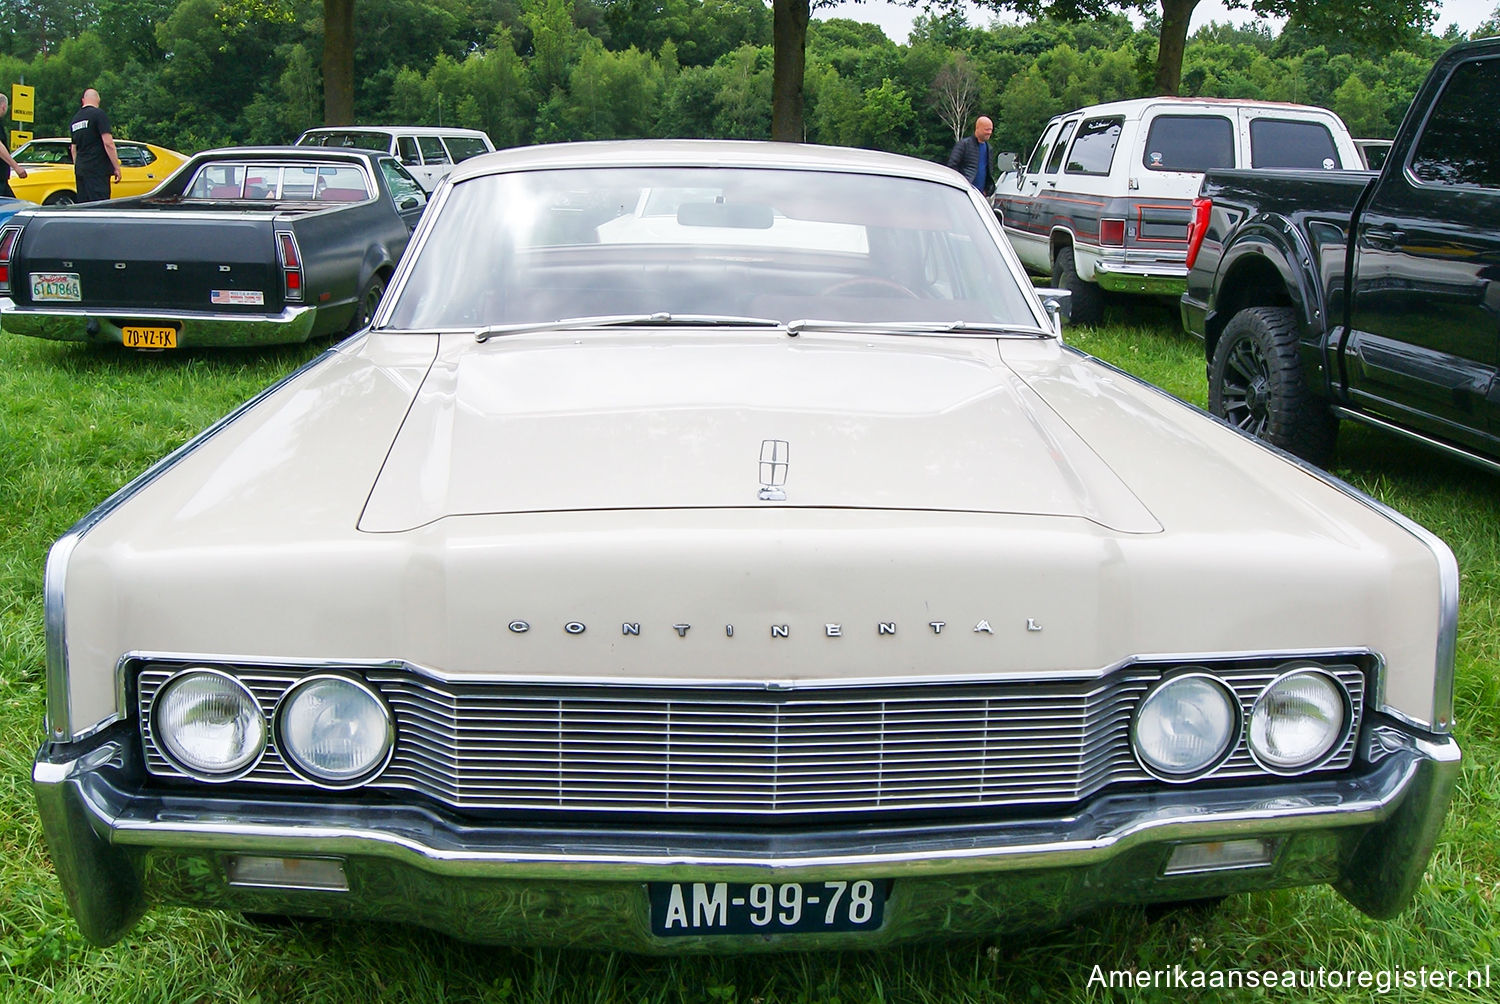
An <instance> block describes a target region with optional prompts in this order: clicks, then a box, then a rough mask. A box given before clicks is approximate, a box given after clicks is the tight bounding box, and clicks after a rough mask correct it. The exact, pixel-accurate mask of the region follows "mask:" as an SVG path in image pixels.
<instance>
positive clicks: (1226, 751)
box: [1130, 669, 1244, 784]
mask: <svg viewBox="0 0 1500 1004" xmlns="http://www.w3.org/2000/svg"><path fill="white" fill-rule="evenodd" d="M1189 681H1194V682H1202V683H1206V684H1208V685H1210V686H1211V687H1212V688H1213V690H1215V691H1217V693H1218V695H1219V696H1220V697H1221V698H1222V699H1223V703H1224V709H1225V711H1226V712H1227V715H1228V718H1229V725H1228V728H1227V729H1226V730H1225V734H1224V739H1223V741H1222V743H1221V744H1220V745H1219V747H1218V749H1217V750H1216V752H1215V753H1214V755H1213V756H1212V757H1208V758H1206V759H1205V760H1203V761H1202V762H1201V763H1200V764H1198V765H1196V766H1194V767H1192V768H1190V769H1185V770H1173V769H1171V768H1170V767H1165V766H1162V765H1160V764H1158V763H1157V762H1156V760H1155V758H1153V757H1152V756H1150V755H1148V753H1147V752H1146V750H1145V749H1144V748H1143V746H1142V742H1141V734H1142V720H1143V719H1144V718H1145V717H1146V714H1147V712H1148V711H1149V710H1150V709H1151V707H1152V705H1153V702H1154V701H1157V700H1160V699H1161V695H1162V694H1163V693H1165V692H1166V691H1167V690H1168V689H1170V688H1173V687H1180V686H1185V685H1188V682H1189ZM1243 731H1244V709H1243V708H1242V707H1241V705H1240V700H1239V698H1238V697H1237V696H1236V695H1235V692H1234V688H1232V687H1231V686H1229V684H1228V683H1226V682H1225V681H1224V680H1222V679H1220V678H1219V677H1218V676H1216V675H1214V674H1213V673H1210V672H1208V671H1207V670H1204V669H1189V670H1187V671H1184V672H1178V673H1173V674H1171V675H1169V676H1164V677H1163V678H1162V679H1160V680H1158V681H1157V682H1156V683H1155V684H1153V685H1152V687H1151V688H1150V689H1149V690H1148V691H1146V694H1145V696H1144V697H1142V698H1141V701H1140V703H1139V704H1137V705H1136V708H1135V713H1134V714H1133V715H1132V716H1131V719H1130V749H1131V752H1132V753H1134V754H1135V759H1136V762H1137V763H1138V764H1140V766H1141V769H1142V770H1144V771H1145V772H1146V773H1148V774H1150V775H1151V776H1152V777H1154V778H1156V779H1157V780H1159V781H1166V782H1168V783H1170V784H1186V783H1188V782H1191V781H1196V780H1199V779H1200V778H1203V777H1206V776H1208V775H1209V774H1212V773H1213V772H1214V771H1215V770H1217V769H1219V767H1221V766H1223V764H1224V762H1225V761H1226V760H1228V759H1229V758H1230V756H1232V755H1233V754H1234V751H1235V749H1237V748H1238V747H1239V744H1240V737H1241V735H1242V733H1243Z"/></svg>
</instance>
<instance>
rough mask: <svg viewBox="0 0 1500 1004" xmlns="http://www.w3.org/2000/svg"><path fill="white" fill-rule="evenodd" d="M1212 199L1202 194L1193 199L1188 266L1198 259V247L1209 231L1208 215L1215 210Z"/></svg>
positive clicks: (1189, 226)
mask: <svg viewBox="0 0 1500 1004" xmlns="http://www.w3.org/2000/svg"><path fill="white" fill-rule="evenodd" d="M1213 208H1214V203H1213V200H1212V199H1205V198H1203V197H1202V196H1199V197H1198V198H1196V199H1194V200H1193V218H1192V220H1191V221H1189V223H1188V234H1187V240H1188V248H1187V267H1188V268H1192V267H1193V262H1195V261H1197V260H1198V249H1199V248H1201V247H1202V246H1203V237H1204V235H1205V234H1207V233H1208V216H1209V214H1210V213H1211V212H1213Z"/></svg>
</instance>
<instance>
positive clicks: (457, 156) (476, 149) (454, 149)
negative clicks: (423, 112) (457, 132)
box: [443, 136, 490, 164]
mask: <svg viewBox="0 0 1500 1004" xmlns="http://www.w3.org/2000/svg"><path fill="white" fill-rule="evenodd" d="M443 144H444V145H445V146H446V147H447V148H448V155H449V156H450V157H452V158H453V163H455V164H459V163H462V162H463V161H466V160H468V159H469V158H470V157H477V156H479V155H480V154H481V153H489V152H490V148H489V147H487V146H485V145H484V140H482V139H480V138H479V137H478V136H444V137H443Z"/></svg>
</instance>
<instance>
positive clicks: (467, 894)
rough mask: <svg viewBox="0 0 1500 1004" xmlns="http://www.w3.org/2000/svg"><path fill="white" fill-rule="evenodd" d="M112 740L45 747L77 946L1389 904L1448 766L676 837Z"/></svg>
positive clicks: (735, 943) (1421, 852)
mask: <svg viewBox="0 0 1500 1004" xmlns="http://www.w3.org/2000/svg"><path fill="white" fill-rule="evenodd" d="M137 747H138V743H136V742H135V741H134V737H133V736H132V735H131V734H130V732H129V730H128V729H127V728H126V727H124V726H119V727H116V728H114V729H111V730H108V731H107V732H105V733H102V734H101V735H100V736H98V737H96V738H94V739H91V740H89V741H88V742H86V743H78V744H72V745H70V746H63V745H57V744H48V745H45V746H43V747H42V749H41V751H40V752H39V753H38V755H37V760H36V764H35V767H34V769H33V773H32V781H33V786H34V789H35V792H36V797H37V802H38V805H39V807H40V810H41V818H42V824H43V829H44V831H45V833H46V838H47V843H48V846H49V849H50V850H51V853H52V858H53V861H54V864H55V866H56V869H57V874H58V876H59V878H60V879H61V881H62V886H63V889H64V892H65V893H66V895H67V899H68V902H69V905H70V906H71V907H72V910H73V913H74V916H75V917H76V918H77V920H78V924H79V927H80V928H81V930H82V932H83V934H84V935H85V936H86V937H87V938H88V939H89V940H91V941H94V942H96V943H99V944H108V943H110V942H112V941H115V940H117V939H118V938H120V937H121V936H122V935H124V934H125V933H126V932H127V931H128V930H129V929H130V928H131V927H132V926H133V925H134V924H135V922H136V920H137V919H138V918H139V917H140V915H141V914H142V913H143V912H144V911H145V910H146V908H147V907H148V906H149V905H151V904H154V903H166V904H182V905H197V906H207V907H214V908H220V909H229V910H243V911H250V912H260V913H273V914H298V915H311V916H328V917H337V918H340V919H351V920H359V919H370V920H374V919H379V920H384V921H398V922H403V923H409V924H414V925H420V926H425V927H431V928H434V929H437V930H440V931H444V932H446V933H448V934H451V935H454V936H456V937H459V938H463V939H466V940H470V941H478V942H495V943H506V944H516V945H556V946H567V945H574V946H589V947H595V948H614V949H620V950H625V951H633V952H645V953H664V952H696V951H734V952H740V951H746V950H755V949H773V950H774V949H783V950H786V949H811V948H834V947H845V948H853V947H865V948H871V947H877V946H882V945H888V944H893V943H898V942H903V941H912V940H921V939H930V938H933V937H937V936H962V935H971V936H974V935H979V936H985V935H994V934H997V933H1000V932H1004V931H1016V930H1026V929H1036V928H1045V927H1050V926H1056V925H1058V924H1061V923H1064V922H1066V921H1067V920H1068V919H1070V918H1071V917H1073V916H1075V915H1077V914H1080V913H1083V912H1086V911H1088V910H1090V909H1094V908H1098V907H1102V906H1109V905H1116V904H1129V903H1149V902H1159V901H1173V900H1188V899H1196V898H1202V897H1207V896H1216V895H1223V894H1226V893H1232V892H1240V891H1248V890H1255V889H1267V888H1274V887H1279V886H1293V885H1309V884H1321V883H1329V884H1332V885H1334V886H1335V887H1336V888H1338V890H1339V891H1340V892H1341V893H1342V894H1343V895H1344V896H1345V897H1346V898H1347V899H1349V900H1350V901H1351V902H1352V903H1353V904H1354V905H1355V906H1357V907H1358V908H1360V909H1361V910H1363V911H1364V912H1366V913H1368V914H1370V915H1372V916H1376V917H1389V916H1393V915H1394V914H1396V913H1398V912H1399V911H1400V910H1401V909H1403V908H1404V907H1405V906H1406V905H1407V903H1408V902H1409V901H1410V899H1411V897H1412V895H1413V893H1414V892H1415V890H1416V888H1417V886H1418V884H1419V883H1420V882H1421V879H1422V874H1423V871H1424V870H1425V868H1426V866H1427V862H1428V859H1429V857H1430V856H1431V854H1432V850H1433V847H1434V845H1435V844H1436V841H1437V837H1438V833H1439V831H1440V830H1441V828H1442V822H1443V816H1444V813H1445V811H1446V808H1447V805H1448V800H1449V798H1450V796H1451V794H1452V790H1453V785H1454V782H1455V780H1456V779H1457V776H1458V771H1459V759H1460V758H1459V750H1458V746H1457V744H1456V743H1454V742H1453V741H1452V740H1451V739H1448V738H1434V737H1428V736H1422V735H1418V734H1414V733H1412V732H1410V731H1409V730H1406V729H1405V728H1404V727H1403V728H1398V727H1396V726H1394V725H1392V724H1381V725H1377V726H1375V727H1373V728H1370V729H1367V731H1366V736H1365V737H1364V739H1363V741H1362V756H1361V758H1360V762H1359V766H1358V767H1357V768H1356V769H1355V770H1354V771H1352V772H1348V773H1345V774H1342V775H1338V776H1334V777H1326V778H1322V779H1317V780H1309V779H1303V780H1300V781H1278V782H1276V783H1273V784H1269V785H1255V786H1249V785H1244V784H1237V785H1234V786H1230V787H1222V788H1207V787H1205V788H1188V787H1182V788H1176V789H1173V790H1171V791H1165V792H1163V791H1152V792H1145V793H1141V792H1131V793H1121V794H1113V795H1104V796H1100V797H1096V798H1093V799H1090V800H1089V801H1088V802H1087V803H1085V804H1083V805H1081V806H1079V807H1078V808H1077V809H1076V811H1074V812H1073V813H1072V814H1067V815H1057V816H1049V817H1046V818H1028V819H990V820H972V821H954V822H952V823H946V824H944V823H933V822H931V821H923V822H912V823H903V822H896V821H886V822H882V823H875V824H871V823H861V824H848V823H840V824H833V825H827V826H822V827H818V826H812V825H803V826H794V827H785V828H782V827H770V826H763V825H761V826H756V827H750V826H747V827H745V828H741V829H734V830H730V829H725V828H721V827H716V828H713V829H696V830H691V829H684V828H672V827H676V826H677V825H678V824H671V827H669V826H667V825H665V824H664V825H662V826H654V825H651V824H649V823H647V824H645V825H642V824H640V823H635V824H631V823H630V822H621V823H603V822H600V823H578V822H573V823H560V824H551V825H542V824H525V823H508V824H500V823H495V822H483V823H480V822H474V821H465V820H461V819H459V818H457V817H453V816H450V815H446V814H440V813H437V812H435V811H430V810H427V809H422V808H417V807H413V806H402V805H389V804H386V803H384V802H381V803H379V804H373V803H365V804H358V803H350V802H337V801H332V800H328V801H322V802H315V801H311V800H308V799H293V798H289V797H287V796H286V795H285V794H281V795H271V796H266V797H264V798H257V797H254V796H247V795H246V794H244V793H227V792H225V793H215V792H208V793H204V792H202V791H201V790H194V791H184V792H180V793H174V792H166V791H152V792H143V791H141V790H140V787H139V785H140V780H139V779H140V778H141V777H142V771H141V769H140V765H139V764H138V763H136V762H133V761H134V760H135V758H136V756H137V755H136V754H135V753H133V752H131V751H132V749H134V748H137ZM1247 838H1260V839H1264V840H1266V841H1267V842H1268V846H1271V847H1274V853H1273V854H1272V856H1271V858H1270V860H1269V861H1267V862H1263V863H1259V864H1257V865H1255V866H1253V867H1245V866H1231V867H1217V868H1209V869H1191V870H1185V871H1184V870H1180V869H1173V870H1172V871H1171V873H1168V872H1167V868H1166V865H1167V861H1168V858H1169V856H1170V855H1171V854H1172V852H1173V850H1174V849H1176V848H1177V847H1179V846H1181V845H1183V844H1192V843H1207V842H1222V841H1243V840H1245V839H1247ZM241 856H255V857H257V858H306V859H318V860H321V861H324V862H332V864H331V865H330V866H329V869H328V870H330V871H331V872H332V873H334V874H337V875H339V876H341V878H342V880H343V881H342V884H344V885H346V886H347V888H343V889H329V888H305V887H297V886H296V884H295V883H285V884H276V885H270V886H268V885H266V884H263V883H258V884H254V885H247V884H235V883H232V882H231V881H230V879H229V872H230V870H231V868H232V867H233V866H234V863H235V862H236V861H237V859H238V858H239V857H241ZM859 878H865V879H875V880H889V881H890V886H889V890H890V891H889V898H888V901H887V904H886V910H885V920H884V923H883V924H882V926H881V928H880V929H879V930H876V931H870V932H861V933H855V934H848V933H816V934H797V935H710V936H705V935H698V934H695V935H691V936H686V937H674V938H659V937H657V936H654V935H653V934H652V933H651V928H650V924H649V918H648V898H647V893H646V887H645V884H646V883H647V882H787V881H797V880H805V881H817V880H831V879H851V880H852V879H859Z"/></svg>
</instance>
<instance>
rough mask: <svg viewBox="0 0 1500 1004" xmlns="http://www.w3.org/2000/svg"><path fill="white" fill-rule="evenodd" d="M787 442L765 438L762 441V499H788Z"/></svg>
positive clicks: (765, 500)
mask: <svg viewBox="0 0 1500 1004" xmlns="http://www.w3.org/2000/svg"><path fill="white" fill-rule="evenodd" d="M786 467H787V442H786V440H784V439H763V440H761V442H760V500H761V501H762V502H785V501H786Z"/></svg>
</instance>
